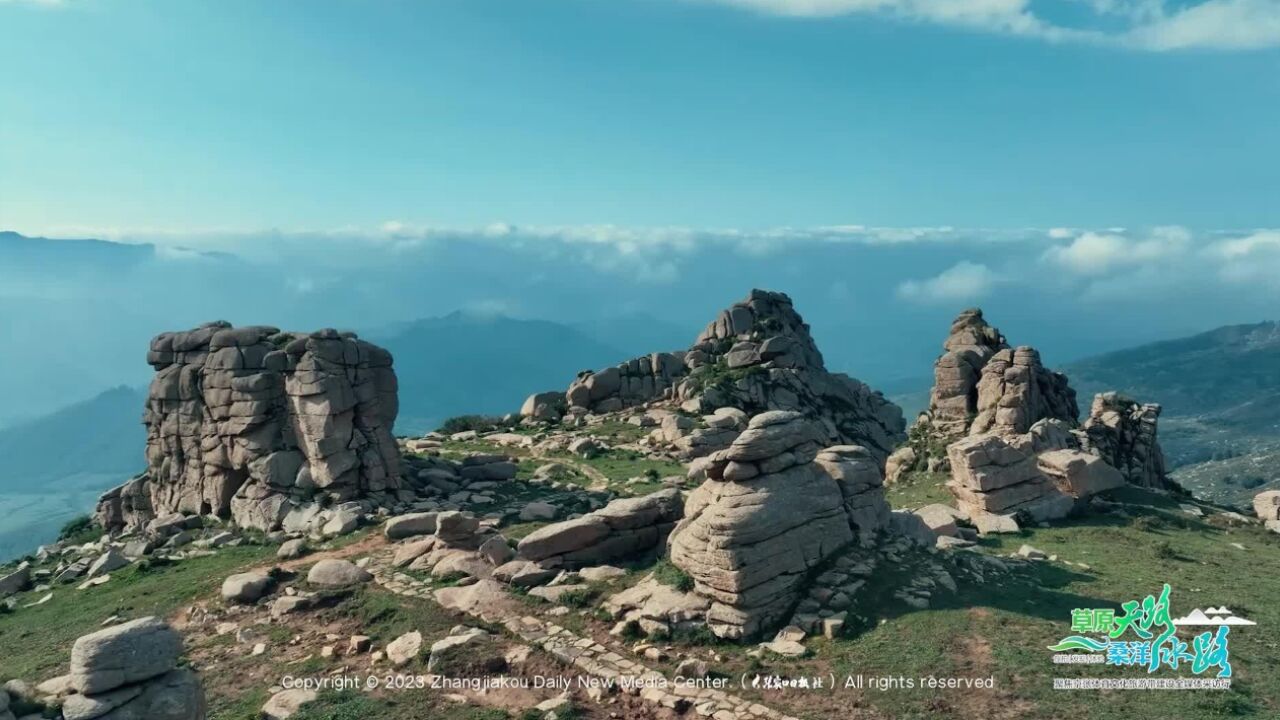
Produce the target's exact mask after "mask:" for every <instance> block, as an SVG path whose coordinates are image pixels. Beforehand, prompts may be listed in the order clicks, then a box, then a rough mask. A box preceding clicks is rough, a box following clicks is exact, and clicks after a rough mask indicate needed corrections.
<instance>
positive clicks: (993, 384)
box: [969, 346, 1080, 435]
mask: <svg viewBox="0 0 1280 720" xmlns="http://www.w3.org/2000/svg"><path fill="white" fill-rule="evenodd" d="M1079 415H1080V408H1079V407H1078V406H1077V405H1076V391H1075V390H1072V389H1071V386H1070V384H1068V382H1067V376H1066V375H1063V374H1062V373H1059V372H1054V371H1052V370H1049V369H1047V368H1045V367H1044V365H1042V364H1041V363H1040V353H1039V352H1037V351H1036V350H1035V348H1030V347H1026V346H1022V347H1018V348H1016V349H1010V348H1006V349H1003V350H1000V351H999V352H997V353H996V354H995V355H992V356H991V359H990V360H988V361H987V364H986V365H984V366H983V367H982V377H981V378H980V379H979V380H978V414H977V416H976V417H975V418H974V419H973V423H972V424H971V425H970V426H969V434H971V435H978V434H981V433H988V432H992V433H997V434H1000V435H1018V434H1022V433H1025V432H1028V431H1029V430H1031V426H1032V425H1034V424H1035V423H1036V422H1038V421H1040V420H1044V419H1056V420H1063V421H1065V422H1068V423H1072V424H1074V423H1076V422H1077V420H1078V418H1079Z"/></svg>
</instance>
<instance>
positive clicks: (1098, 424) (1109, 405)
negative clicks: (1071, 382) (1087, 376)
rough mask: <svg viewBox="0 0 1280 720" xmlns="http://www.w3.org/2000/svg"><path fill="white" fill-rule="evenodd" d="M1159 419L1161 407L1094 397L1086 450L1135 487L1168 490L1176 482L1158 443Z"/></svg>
mask: <svg viewBox="0 0 1280 720" xmlns="http://www.w3.org/2000/svg"><path fill="white" fill-rule="evenodd" d="M1159 419H1160V406H1159V405H1156V404H1154V403H1146V404H1142V403H1139V402H1137V401H1136V400H1133V399H1131V398H1128V397H1125V396H1124V395H1121V394H1119V393H1115V392H1109V393H1102V394H1100V395H1097V396H1096V397H1094V398H1093V406H1092V407H1090V408H1089V417H1088V419H1086V420H1085V421H1084V435H1083V444H1084V447H1085V448H1086V449H1088V450H1089V451H1090V452H1093V453H1094V454H1096V455H1098V456H1099V457H1101V458H1102V459H1104V460H1106V461H1107V462H1108V463H1111V465H1113V466H1114V467H1116V468H1117V469H1118V470H1120V472H1121V473H1123V474H1124V477H1125V480H1126V481H1128V482H1129V484H1131V485H1138V486H1140V487H1147V488H1167V487H1169V486H1170V485H1171V483H1172V481H1171V480H1170V479H1169V476H1168V472H1167V470H1166V469H1165V465H1164V452H1163V451H1161V449H1160V443H1159V442H1158V441H1157V440H1156V429H1157V423H1158V422H1159Z"/></svg>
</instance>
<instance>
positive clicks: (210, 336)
mask: <svg viewBox="0 0 1280 720" xmlns="http://www.w3.org/2000/svg"><path fill="white" fill-rule="evenodd" d="M147 361H148V362H149V363H150V364H151V365H152V366H153V367H154V368H155V369H156V375H155V378H154V379H153V380H152V382H151V387H150V389H149V391H148V397H147V406H146V410H145V412H144V414H143V422H144V424H145V425H146V426H147V453H146V459H147V471H146V473H144V474H143V475H141V476H139V477H137V478H135V479H133V480H131V481H130V482H128V483H126V484H125V485H123V486H121V487H118V488H116V489H114V490H111V491H109V492H108V493H106V494H104V495H103V496H102V498H101V500H100V501H99V504H98V508H97V511H96V513H95V516H96V520H97V521H98V522H99V523H100V524H101V525H102V526H103V527H104V528H106V529H108V530H111V531H115V530H121V529H126V528H129V529H137V528H141V527H143V526H145V525H146V524H147V523H148V522H149V521H150V520H152V519H153V518H155V517H157V516H159V515H164V514H166V513H184V514H189V515H216V516H219V517H222V518H231V519H234V520H235V522H236V523H237V524H238V525H240V526H241V527H251V528H259V529H262V530H275V529H277V528H279V527H280V524H281V522H282V521H283V519H284V517H285V515H286V514H288V513H289V511H290V510H291V509H292V508H293V507H294V506H295V504H298V503H300V502H301V501H303V500H310V499H312V498H314V497H316V496H321V497H328V498H329V499H332V500H335V501H346V500H351V499H353V498H357V497H363V496H366V495H374V496H377V495H379V494H384V493H387V492H389V491H391V492H393V491H395V490H396V489H397V488H399V487H400V465H399V452H398V450H397V447H396V443H395V439H394V438H393V437H392V434H391V430H392V425H393V423H394V422H395V418H396V414H397V398H396V392H397V388H396V376H395V372H394V371H393V370H392V368H391V355H390V354H389V353H387V351H385V350H383V349H382V348H379V347H377V346H376V345H372V344H370V343H367V342H364V341H362V340H359V339H357V338H356V337H355V335H353V334H350V333H338V332H337V331H335V330H321V331H318V332H315V333H311V334H297V333H287V332H280V331H278V330H277V329H275V328H268V327H242V328H233V327H231V326H230V325H229V324H227V323H224V322H219V323H211V324H208V325H204V326H201V327H199V328H196V329H194V330H191V331H188V332H176V333H163V334H161V335H158V336H157V337H156V338H155V339H154V340H152V341H151V351H150V352H149V353H148V354H147Z"/></svg>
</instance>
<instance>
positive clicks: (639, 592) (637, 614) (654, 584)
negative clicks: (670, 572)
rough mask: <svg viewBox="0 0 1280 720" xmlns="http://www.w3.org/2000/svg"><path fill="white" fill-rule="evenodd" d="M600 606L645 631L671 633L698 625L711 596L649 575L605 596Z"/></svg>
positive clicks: (702, 620) (659, 633)
mask: <svg viewBox="0 0 1280 720" xmlns="http://www.w3.org/2000/svg"><path fill="white" fill-rule="evenodd" d="M602 607H603V608H604V609H605V611H606V612H608V613H609V614H610V615H611V616H612V617H613V618H614V619H615V620H619V621H621V622H623V623H635V624H636V626H637V627H639V628H640V630H641V631H643V632H644V633H645V634H648V635H671V634H672V633H674V632H677V631H680V630H692V629H694V628H696V627H698V626H699V625H701V624H702V623H703V622H704V621H705V619H706V615H707V611H708V610H709V609H711V600H709V599H708V598H706V597H703V596H702V595H699V594H697V593H693V592H683V591H680V590H677V589H675V588H673V587H670V586H668V585H664V584H662V583H660V582H658V580H656V579H655V578H653V577H652V576H650V577H647V578H645V579H644V580H641V581H640V582H639V583H636V584H635V585H633V586H632V587H630V588H627V589H626V590H623V591H621V592H618V593H615V594H613V595H611V596H609V597H608V598H606V599H605V601H604V603H603V604H602Z"/></svg>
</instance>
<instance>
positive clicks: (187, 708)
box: [62, 617, 205, 720]
mask: <svg viewBox="0 0 1280 720" xmlns="http://www.w3.org/2000/svg"><path fill="white" fill-rule="evenodd" d="M181 655H182V638H181V636H179V635H178V633H177V631H175V630H174V629H173V628H171V627H169V625H168V624H166V623H165V622H164V621H162V620H159V619H158V618H154V617H146V618H140V619H138V620H134V621H132V622H127V623H124V624H121V625H116V626H114V627H109V628H107V629H105V630H100V631H98V632H95V633H92V634H90V635H85V636H84V637H81V638H80V639H79V640H76V643H75V646H74V647H73V648H72V650H71V668H70V670H71V672H70V674H69V675H68V676H66V685H67V687H68V689H69V690H70V691H71V692H70V693H69V694H67V695H66V696H65V697H64V698H63V699H62V717H63V718H65V720H94V719H95V718H100V719H101V720H133V719H135V718H147V720H204V717H205V699H204V690H203V688H202V687H201V685H200V680H199V678H197V677H196V675H195V673H193V672H191V671H190V670H187V669H185V668H184V669H179V668H178V658H179V657H180V656H181Z"/></svg>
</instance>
